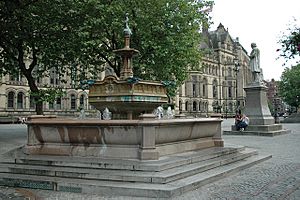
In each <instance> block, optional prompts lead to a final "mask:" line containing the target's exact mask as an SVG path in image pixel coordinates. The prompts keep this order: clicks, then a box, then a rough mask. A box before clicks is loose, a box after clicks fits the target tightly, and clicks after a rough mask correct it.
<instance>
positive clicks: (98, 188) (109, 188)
mask: <svg viewBox="0 0 300 200" xmlns="http://www.w3.org/2000/svg"><path fill="white" fill-rule="evenodd" d="M269 158H271V156H260V155H254V156H251V157H248V158H245V159H243V160H240V161H237V162H233V163H229V164H226V165H222V166H220V167H216V168H213V169H210V170H207V171H204V172H202V173H197V174H194V175H192V176H188V177H185V178H181V179H178V180H175V181H172V182H169V183H165V184H159V183H140V182H122V181H102V180H88V179H79V178H63V177H51V176H38V175H24V174H11V173H0V185H6V186H11V187H25V188H35V189H47V190H55V191H66V192H79V193H93V194H101V195H103V196H105V195H106V196H118V195H121V196H143V197H155V198H157V197H164V198H170V197H172V196H175V195H181V194H183V193H184V192H187V191H190V190H194V189H196V188H199V187H201V186H202V185H205V184H208V183H210V182H213V181H216V180H219V179H221V178H224V177H226V176H228V175H230V174H232V173H235V172H238V171H240V170H242V169H245V168H247V167H250V166H252V165H254V164H256V163H258V162H261V161H264V160H266V159H269Z"/></svg>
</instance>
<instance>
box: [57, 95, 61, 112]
mask: <svg viewBox="0 0 300 200" xmlns="http://www.w3.org/2000/svg"><path fill="white" fill-rule="evenodd" d="M56 109H57V110H60V109H61V98H60V97H58V98H57V99H56Z"/></svg>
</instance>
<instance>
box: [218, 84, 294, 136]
mask: <svg viewBox="0 0 300 200" xmlns="http://www.w3.org/2000/svg"><path fill="white" fill-rule="evenodd" d="M244 90H245V91H246V105H245V109H244V111H243V113H244V114H245V115H246V116H247V117H249V120H250V122H249V126H248V127H247V128H246V129H245V130H244V131H237V130H236V128H235V126H234V125H233V126H232V127H231V131H223V134H224V135H260V136H276V135H281V134H286V133H290V132H291V131H290V130H286V129H283V128H282V125H281V124H275V119H274V118H273V117H272V115H271V112H270V109H269V107H268V101H267V95H266V91H267V87H266V86H264V85H261V84H259V83H252V84H250V85H248V86H247V87H245V88H244Z"/></svg>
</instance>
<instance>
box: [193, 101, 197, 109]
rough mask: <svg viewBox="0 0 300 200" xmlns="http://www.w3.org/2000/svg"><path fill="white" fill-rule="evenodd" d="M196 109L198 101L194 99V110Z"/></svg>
mask: <svg viewBox="0 0 300 200" xmlns="http://www.w3.org/2000/svg"><path fill="white" fill-rule="evenodd" d="M196 110H197V102H196V101H194V102H193V111H196Z"/></svg>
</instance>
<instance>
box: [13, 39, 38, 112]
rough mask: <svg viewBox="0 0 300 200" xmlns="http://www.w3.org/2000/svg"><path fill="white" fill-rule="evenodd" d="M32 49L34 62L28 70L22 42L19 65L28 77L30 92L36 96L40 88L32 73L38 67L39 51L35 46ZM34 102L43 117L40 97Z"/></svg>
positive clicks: (35, 98)
mask: <svg viewBox="0 0 300 200" xmlns="http://www.w3.org/2000/svg"><path fill="white" fill-rule="evenodd" d="M31 49H32V61H31V63H30V65H29V67H28V68H26V65H25V62H24V52H25V51H24V44H23V41H22V40H20V41H19V43H18V46H17V50H18V53H19V54H18V63H19V69H20V71H21V72H22V74H23V75H24V76H25V77H26V79H27V81H28V85H29V88H30V91H31V92H32V93H35V94H39V88H38V87H37V85H36V83H35V79H34V77H33V76H32V71H33V69H34V67H36V66H37V51H36V48H35V47H34V46H32V47H31ZM34 101H35V103H36V107H35V111H36V114H37V115H42V114H43V102H42V101H40V96H39V95H36V96H35V97H34Z"/></svg>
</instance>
